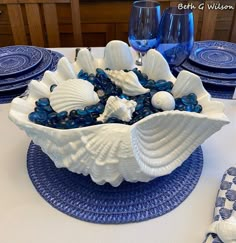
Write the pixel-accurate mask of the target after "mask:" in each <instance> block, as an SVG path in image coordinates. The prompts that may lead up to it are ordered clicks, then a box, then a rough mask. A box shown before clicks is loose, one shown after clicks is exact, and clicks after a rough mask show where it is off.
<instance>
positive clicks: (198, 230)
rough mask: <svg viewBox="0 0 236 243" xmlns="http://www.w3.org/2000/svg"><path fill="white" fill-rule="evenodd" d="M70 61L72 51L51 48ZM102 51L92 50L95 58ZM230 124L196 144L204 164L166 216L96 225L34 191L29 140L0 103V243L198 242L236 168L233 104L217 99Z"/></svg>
mask: <svg viewBox="0 0 236 243" xmlns="http://www.w3.org/2000/svg"><path fill="white" fill-rule="evenodd" d="M54 50H57V51H60V52H62V53H63V54H64V55H65V56H67V57H68V58H69V59H70V60H71V61H72V60H73V57H74V48H63V49H54ZM102 51H103V49H102V48H95V49H92V52H93V53H94V54H95V55H96V56H101V54H102ZM220 101H222V102H223V103H224V104H225V113H226V115H227V116H228V118H229V119H230V121H231V123H230V124H229V125H227V126H225V127H223V128H222V129H221V130H220V131H219V132H217V133H216V134H214V135H212V136H211V137H210V138H208V139H207V140H206V141H205V142H204V144H203V145H202V149H203V153H204V166H203V171H202V174H201V177H200V180H199V182H198V184H197V186H196V188H195V189H194V190H193V192H192V193H191V194H190V195H189V197H188V198H187V199H186V200H185V201H184V202H183V203H182V204H180V205H179V206H178V207H177V208H176V209H174V210H172V211H171V212H169V213H167V214H165V215H163V216H161V217H158V218H155V219H151V220H148V221H145V222H141V223H132V224H123V225H99V224H93V223H87V222H83V221H80V220H78V219H75V218H72V217H70V216H67V215H66V214H63V213H61V212H60V211H58V210H57V209H55V208H53V207H52V206H50V205H49V204H48V203H47V202H46V201H45V200H44V199H43V198H42V197H41V196H40V195H39V194H38V192H37V191H36V190H35V188H34V186H33V185H32V183H31V181H30V179H29V177H28V174H27V170H26V153H27V149H28V146H29V143H30V139H29V138H28V137H27V136H26V134H25V133H24V132H23V131H21V130H20V129H19V128H18V127H16V126H15V125H14V124H13V123H12V122H10V121H9V119H8V110H9V107H10V105H9V104H3V105H0V243H54V242H56V243H79V242H83V243H84V242H86V243H90V242H91V243H113V242H114V243H200V242H202V241H203V240H204V236H205V232H206V230H207V228H208V226H209V225H210V223H211V222H212V216H213V210H214V203H215V198H216V195H217V190H218V187H219V184H220V180H221V178H222V175H223V173H224V172H225V170H226V169H228V168H229V167H230V166H232V165H234V164H236V145H235V144H236V143H235V141H236V100H220Z"/></svg>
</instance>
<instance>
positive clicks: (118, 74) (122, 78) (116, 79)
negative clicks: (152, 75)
mask: <svg viewBox="0 0 236 243" xmlns="http://www.w3.org/2000/svg"><path fill="white" fill-rule="evenodd" d="M105 72H106V74H107V76H108V77H109V78H110V79H111V81H112V82H113V83H114V84H115V85H116V86H118V87H120V88H121V89H122V91H123V93H124V94H126V95H129V96H136V95H141V94H145V93H147V92H149V91H150V90H149V89H146V88H144V87H143V86H142V85H141V84H140V82H139V80H138V77H137V75H136V74H135V73H134V72H133V71H129V72H125V71H123V70H120V71H118V70H106V71H105Z"/></svg>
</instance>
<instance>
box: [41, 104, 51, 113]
mask: <svg viewBox="0 0 236 243" xmlns="http://www.w3.org/2000/svg"><path fill="white" fill-rule="evenodd" d="M43 110H44V111H46V112H48V113H49V112H52V111H53V109H52V107H51V106H50V105H47V106H44V107H43Z"/></svg>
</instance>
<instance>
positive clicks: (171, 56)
mask: <svg viewBox="0 0 236 243" xmlns="http://www.w3.org/2000/svg"><path fill="white" fill-rule="evenodd" d="M157 37H158V38H157V39H158V40H157V50H158V51H159V52H160V53H161V54H162V55H163V56H164V58H165V59H166V61H167V62H168V64H169V66H170V69H171V70H173V68H174V67H176V66H179V65H181V64H182V63H183V62H184V61H185V60H186V59H187V58H188V57H189V55H190V53H191V50H192V48H193V44H194V19H193V12H192V10H185V9H183V10H182V9H181V10H180V9H178V8H177V7H170V8H167V9H166V10H165V11H164V12H163V15H162V17H161V22H160V26H159V30H158V36H157Z"/></svg>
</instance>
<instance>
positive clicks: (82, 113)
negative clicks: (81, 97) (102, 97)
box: [76, 109, 88, 116]
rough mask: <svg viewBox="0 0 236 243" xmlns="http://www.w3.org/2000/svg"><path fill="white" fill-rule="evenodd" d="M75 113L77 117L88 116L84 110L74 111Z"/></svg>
mask: <svg viewBox="0 0 236 243" xmlns="http://www.w3.org/2000/svg"><path fill="white" fill-rule="evenodd" d="M76 112H77V114H78V115H79V116H86V115H88V112H87V111H86V110H81V109H78V110H76Z"/></svg>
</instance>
